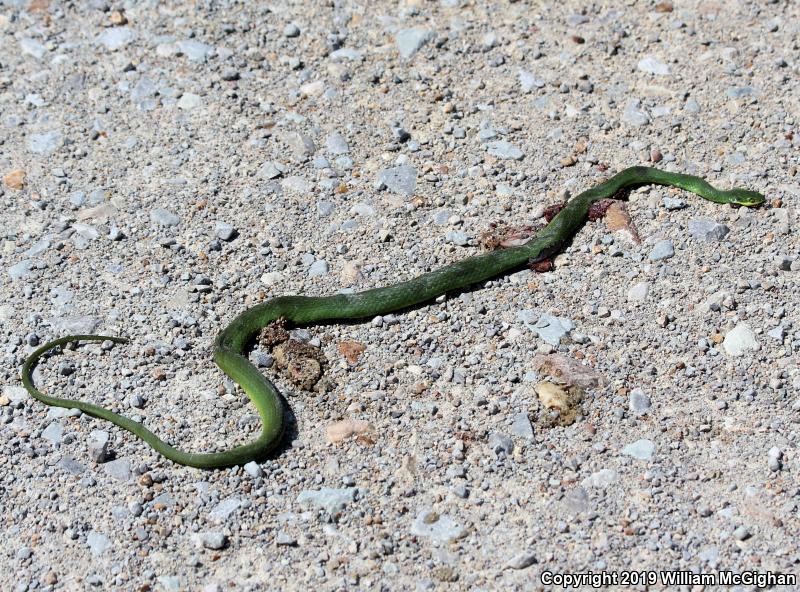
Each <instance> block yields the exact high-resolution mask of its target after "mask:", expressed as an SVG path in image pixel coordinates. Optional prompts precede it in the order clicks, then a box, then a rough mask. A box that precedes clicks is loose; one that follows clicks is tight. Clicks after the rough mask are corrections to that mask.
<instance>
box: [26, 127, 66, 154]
mask: <svg viewBox="0 0 800 592" xmlns="http://www.w3.org/2000/svg"><path fill="white" fill-rule="evenodd" d="M63 143H64V136H63V135H62V134H61V132H60V131H58V130H52V131H49V132H44V133H41V134H31V135H29V136H28V141H27V146H28V150H30V151H31V152H34V153H36V154H45V155H47V154H52V153H53V152H55V151H56V150H58V149H59V148H60V147H61V145H62V144H63Z"/></svg>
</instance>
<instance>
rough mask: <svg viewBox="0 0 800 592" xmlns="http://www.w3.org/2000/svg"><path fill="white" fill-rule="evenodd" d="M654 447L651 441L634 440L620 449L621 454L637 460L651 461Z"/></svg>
mask: <svg viewBox="0 0 800 592" xmlns="http://www.w3.org/2000/svg"><path fill="white" fill-rule="evenodd" d="M655 451H656V445H655V444H654V443H653V442H652V441H651V440H645V439H642V440H636V442H633V443H631V444H628V445H627V446H625V448H623V449H622V454H625V455H627V456H632V457H633V458H635V459H638V460H652V458H653V453H654V452H655Z"/></svg>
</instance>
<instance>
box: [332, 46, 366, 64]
mask: <svg viewBox="0 0 800 592" xmlns="http://www.w3.org/2000/svg"><path fill="white" fill-rule="evenodd" d="M328 57H329V58H330V59H331V60H332V61H334V62H358V61H361V59H362V58H363V57H364V56H363V55H362V54H361V52H360V51H358V50H356V49H353V48H351V47H341V48H339V49H336V50H334V51H332V52H331V53H330V54H329V55H328Z"/></svg>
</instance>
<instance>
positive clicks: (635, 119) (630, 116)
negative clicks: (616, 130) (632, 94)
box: [622, 99, 650, 127]
mask: <svg viewBox="0 0 800 592" xmlns="http://www.w3.org/2000/svg"><path fill="white" fill-rule="evenodd" d="M640 104H641V103H640V101H639V100H638V99H631V100H630V101H628V102H627V104H626V105H625V111H623V112H622V121H623V122H624V123H627V124H628V125H632V126H634V127H642V126H643V125H647V124H648V123H650V118H649V117H648V116H647V113H645V112H644V111H642V110H641V109H639V105H640Z"/></svg>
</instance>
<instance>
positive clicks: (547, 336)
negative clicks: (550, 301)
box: [517, 311, 575, 346]
mask: <svg viewBox="0 0 800 592" xmlns="http://www.w3.org/2000/svg"><path fill="white" fill-rule="evenodd" d="M529 312H531V311H520V312H519V313H518V314H517V318H519V319H520V320H521V321H523V322H525V324H526V326H527V327H528V328H530V329H532V330H533V331H535V332H536V333H537V334H538V336H539V338H540V339H542V340H543V341H545V342H546V343H549V344H550V345H553V346H555V345H559V344H560V343H561V340H562V339H563V338H564V337H566V336H567V334H568V333H569V332H570V331H572V330H573V329H574V328H575V323H573V322H572V321H571V320H570V319H568V318H566V317H556V316H553V315H551V314H549V313H544V314H541V315H539V317H538V318H537V319H536V321H535V322H534V323H533V324H531V323H529V322H528V321H526V320H525V319H526V318H529V317H528V314H527V313H529Z"/></svg>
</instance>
